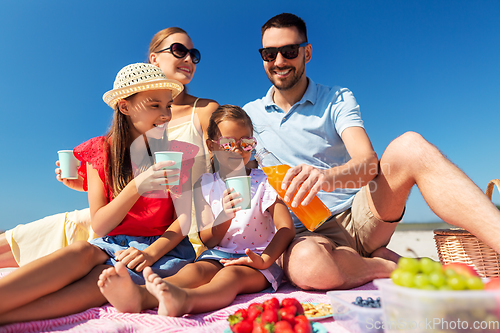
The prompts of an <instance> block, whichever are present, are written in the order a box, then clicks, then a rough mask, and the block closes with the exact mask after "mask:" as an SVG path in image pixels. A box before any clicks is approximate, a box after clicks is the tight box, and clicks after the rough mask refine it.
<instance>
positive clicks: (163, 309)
mask: <svg viewBox="0 0 500 333" xmlns="http://www.w3.org/2000/svg"><path fill="white" fill-rule="evenodd" d="M143 274H144V279H145V280H146V289H147V290H148V291H149V292H150V293H151V294H152V295H153V296H154V297H156V298H157V299H158V302H159V305H158V314H159V315H162V316H170V317H179V316H182V315H183V314H186V313H188V312H189V309H188V306H187V298H188V295H187V293H186V291H185V290H184V289H182V288H179V287H176V286H174V285H172V284H170V283H168V282H166V281H164V280H163V279H162V278H161V277H159V276H158V274H156V273H153V270H152V269H151V268H150V267H146V268H144V271H143Z"/></svg>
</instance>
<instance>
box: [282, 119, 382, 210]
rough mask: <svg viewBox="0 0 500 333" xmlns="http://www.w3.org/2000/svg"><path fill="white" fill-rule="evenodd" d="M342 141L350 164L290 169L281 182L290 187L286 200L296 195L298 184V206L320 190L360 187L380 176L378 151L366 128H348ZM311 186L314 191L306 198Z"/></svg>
mask: <svg viewBox="0 0 500 333" xmlns="http://www.w3.org/2000/svg"><path fill="white" fill-rule="evenodd" d="M342 141H343V142H344V144H345V147H346V149H347V152H348V153H349V155H350V156H351V159H350V160H349V161H348V162H347V163H345V164H343V165H340V166H337V167H333V168H330V169H324V170H323V169H317V168H315V167H312V166H310V165H306V164H300V165H298V166H296V167H293V168H290V170H288V172H287V174H286V175H285V178H284V179H283V184H282V186H283V188H287V191H286V194H285V198H284V200H285V201H289V200H290V199H291V198H292V197H293V193H295V191H297V188H299V186H300V189H299V190H298V192H297V194H296V195H295V197H294V200H293V202H292V206H295V207H296V206H298V205H299V204H300V203H301V202H302V204H303V205H307V204H308V203H309V202H311V200H312V198H313V197H314V196H315V195H316V193H318V192H319V191H320V190H323V191H327V192H331V191H333V190H335V189H336V188H358V187H362V186H364V185H366V184H368V182H369V181H370V180H372V179H373V178H375V176H377V174H378V158H377V154H376V153H375V151H374V150H373V147H372V144H371V142H370V139H369V138H368V135H367V134H366V132H365V130H364V129H363V128H362V127H349V128H346V129H345V130H344V131H343V132H342ZM301 184H302V185H301ZM308 189H311V191H310V193H309V195H307V197H306V196H305V194H306V193H307V190H308ZM302 199H304V200H302Z"/></svg>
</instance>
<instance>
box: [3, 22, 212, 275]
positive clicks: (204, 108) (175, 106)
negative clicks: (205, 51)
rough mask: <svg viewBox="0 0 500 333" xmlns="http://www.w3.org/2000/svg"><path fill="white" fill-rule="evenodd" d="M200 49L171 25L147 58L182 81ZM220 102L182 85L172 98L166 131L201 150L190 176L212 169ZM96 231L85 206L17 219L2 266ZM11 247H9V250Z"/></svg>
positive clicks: (78, 183)
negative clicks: (213, 125)
mask: <svg viewBox="0 0 500 333" xmlns="http://www.w3.org/2000/svg"><path fill="white" fill-rule="evenodd" d="M200 59H201V55H200V52H199V51H198V50H196V49H194V47H193V42H192V40H191V38H190V37H189V36H188V34H187V33H186V31H184V30H183V29H181V28H177V27H170V28H167V29H163V30H160V31H159V32H157V33H156V34H155V35H154V37H153V38H152V40H151V43H150V45H149V52H148V62H149V63H151V64H153V65H155V66H158V67H160V68H161V69H162V71H163V72H164V74H165V75H166V76H167V77H168V78H169V79H175V80H177V81H179V82H181V83H182V84H183V85H184V86H186V85H187V84H189V83H190V82H191V80H192V79H193V76H194V74H195V71H196V67H197V64H198V63H199V61H200ZM217 107H218V104H217V103H216V102H215V101H213V100H210V99H204V98H197V97H195V96H192V95H191V94H189V93H188V92H187V91H186V89H184V90H183V91H182V92H181V93H180V94H179V95H178V96H177V97H176V98H175V99H174V102H173V103H172V119H171V121H170V123H169V125H168V137H169V138H170V139H172V140H179V141H185V142H189V143H192V144H194V145H196V146H198V148H199V151H198V154H197V156H196V158H195V163H194V165H193V168H192V179H193V180H196V179H198V177H200V176H201V175H202V174H203V173H205V172H208V171H209V170H210V159H209V158H208V156H209V152H208V150H207V147H206V144H205V141H206V139H207V135H206V131H207V127H208V121H209V119H210V115H211V114H212V112H213V111H214V110H215V109H216V108H217ZM56 177H57V179H58V180H59V181H62V182H63V184H65V185H66V186H68V187H70V188H73V189H75V190H79V191H86V190H87V189H86V187H85V185H84V182H83V178H82V177H80V178H79V179H77V180H71V179H61V177H60V169H59V168H57V169H56ZM94 237H95V234H94V233H93V232H92V230H91V229H90V211H89V209H83V210H79V211H73V212H67V213H61V214H56V215H52V216H48V217H45V218H44V219H41V220H38V221H35V222H32V223H29V224H26V225H19V226H17V227H15V228H14V229H12V230H8V231H7V232H6V233H5V234H0V268H1V267H13V266H18V265H19V266H22V265H24V264H26V263H28V262H30V261H32V260H34V259H37V258H40V257H42V256H44V255H47V254H49V253H51V252H54V251H55V250H57V249H59V248H61V247H62V244H71V243H73V242H74V241H77V240H87V239H92V238H94ZM189 237H190V240H191V242H192V243H193V246H194V247H195V250H196V251H197V253H201V251H202V250H203V246H202V245H201V241H200V240H199V238H198V236H197V233H190V234H189ZM11 249H13V251H11Z"/></svg>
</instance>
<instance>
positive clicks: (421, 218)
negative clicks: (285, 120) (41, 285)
mask: <svg viewBox="0 0 500 333" xmlns="http://www.w3.org/2000/svg"><path fill="white" fill-rule="evenodd" d="M281 12H292V13H295V14H297V15H298V16H300V17H302V18H303V19H304V20H305V21H306V23H307V27H308V35H309V42H310V43H311V44H312V46H313V57H312V61H311V62H310V63H309V64H308V65H307V74H308V76H310V77H311V78H312V79H313V80H314V81H315V82H317V83H323V84H326V85H339V86H344V87H347V88H349V89H351V90H352V91H353V93H354V95H355V97H356V99H357V101H358V103H359V104H360V106H361V112H362V117H363V119H364V122H365V127H366V130H367V132H368V135H369V136H370V138H371V140H372V143H373V146H374V148H375V150H376V152H377V154H378V155H379V156H381V155H382V153H383V151H384V149H385V147H386V146H387V145H388V144H389V143H390V141H391V140H393V139H394V138H396V137H397V136H398V135H401V134H402V133H404V132H406V131H416V132H419V133H421V134H422V135H423V136H424V137H425V138H426V139H428V140H429V141H430V142H432V143H434V144H435V145H436V146H438V147H439V148H440V149H441V151H442V152H443V153H444V154H446V155H447V156H448V157H449V158H450V159H451V160H452V161H453V162H454V163H455V164H456V165H457V166H459V167H460V168H461V169H462V170H464V172H465V173H467V174H468V175H469V176H470V177H471V178H472V180H473V181H474V182H475V183H476V184H477V185H478V186H479V187H480V188H481V189H482V190H483V191H484V190H485V188H486V184H487V183H488V181H489V180H490V179H492V178H498V177H500V170H499V166H500V153H499V149H498V143H499V142H500V134H499V133H500V132H499V131H498V124H499V123H500V122H499V119H500V98H499V97H500V2H498V1H481V0H478V1H460V0H455V1H445V0H440V1H337V0H329V1H307V2H302V1H290V0H288V1H259V0H256V1H227V2H224V1H198V0H191V1H154V2H153V1H127V0H122V1H94V0H88V1H25V0H18V1H4V2H2V9H1V11H0V45H1V52H0V97H1V107H0V108H1V116H2V121H1V122H0V131H1V133H2V135H1V136H0V147H1V148H2V152H1V154H2V157H1V162H0V180H1V182H0V183H1V190H0V208H1V215H0V229H8V228H11V227H13V226H15V225H16V224H19V223H27V222H30V221H33V220H36V219H39V218H42V217H44V216H46V215H50V214H55V213H60V212H65V211H69V210H73V209H79V208H84V207H88V203H87V196H86V194H85V193H80V192H75V191H72V190H70V189H68V188H66V187H65V186H63V185H62V184H61V183H59V182H57V181H56V179H55V174H54V168H55V164H54V163H55V161H56V160H57V153H56V152H57V151H58V150H60V149H72V148H73V147H74V146H76V145H78V144H79V143H81V142H83V141H85V140H87V139H89V138H91V137H94V136H97V135H102V134H104V133H105V132H106V131H107V129H108V126H109V124H110V121H111V113H112V111H111V109H110V108H109V107H108V106H107V105H106V104H104V102H103V101H102V95H103V93H104V92H106V91H107V90H109V89H111V88H112V84H113V81H114V78H115V75H116V73H117V72H118V71H119V70H120V69H121V68H122V67H123V66H125V65H127V64H129V63H134V62H141V61H144V60H145V59H146V56H147V48H148V45H149V41H150V39H151V37H152V36H153V35H154V34H155V33H156V32H157V31H158V30H161V29H163V28H166V27H169V26H180V27H182V28H184V29H185V30H186V31H187V32H188V33H189V34H190V36H191V38H192V39H193V42H194V44H195V47H196V48H198V49H199V50H200V51H201V53H202V60H201V63H200V64H199V65H198V68H197V72H196V75H195V78H194V80H193V82H192V83H190V84H189V86H188V89H189V91H190V92H191V93H192V94H194V95H196V96H200V97H206V98H212V99H215V100H217V101H218V102H219V103H221V104H226V103H230V104H236V105H240V106H242V105H244V104H245V103H246V102H248V101H251V100H254V99H256V98H260V97H262V96H263V95H264V94H265V92H266V91H267V89H268V88H269V86H270V83H269V81H268V79H267V77H266V75H265V73H264V70H263V68H262V60H261V59H260V57H259V54H258V51H257V49H258V48H259V47H260V46H261V43H260V42H261V40H260V27H261V26H262V24H264V23H265V22H266V21H267V19H269V18H271V17H272V16H274V15H276V14H279V13H281ZM437 185H439V184H437ZM499 200H500V195H498V193H497V194H496V196H494V201H496V202H498V201H499ZM437 220H438V218H437V217H436V216H435V215H434V214H433V213H432V212H431V211H430V210H429V208H427V206H426V204H425V202H424V201H423V199H422V197H421V195H420V194H419V192H418V189H416V188H415V189H414V190H413V192H412V194H411V196H410V199H409V201H408V205H407V211H406V216H405V221H406V222H430V221H437Z"/></svg>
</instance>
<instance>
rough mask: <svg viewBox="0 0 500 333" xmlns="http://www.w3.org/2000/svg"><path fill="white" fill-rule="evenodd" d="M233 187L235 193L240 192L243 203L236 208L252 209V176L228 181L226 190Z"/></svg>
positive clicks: (233, 178) (232, 178)
mask: <svg viewBox="0 0 500 333" xmlns="http://www.w3.org/2000/svg"><path fill="white" fill-rule="evenodd" d="M230 187H232V188H233V189H234V192H239V193H240V196H241V197H242V198H243V201H242V202H240V203H237V204H236V205H235V206H234V207H241V208H242V209H249V208H250V200H251V192H250V176H239V177H231V178H227V179H226V188H228V189H229V188H230Z"/></svg>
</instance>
